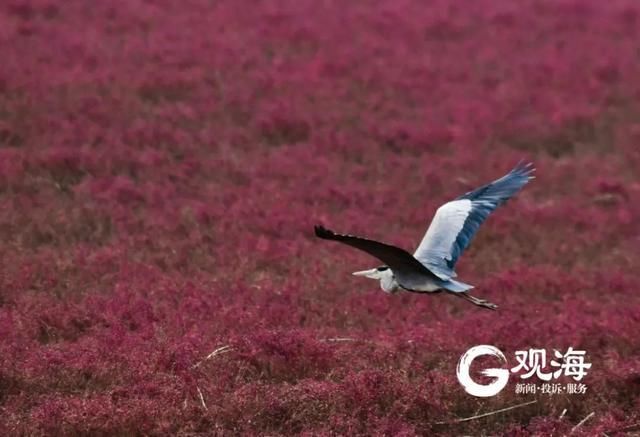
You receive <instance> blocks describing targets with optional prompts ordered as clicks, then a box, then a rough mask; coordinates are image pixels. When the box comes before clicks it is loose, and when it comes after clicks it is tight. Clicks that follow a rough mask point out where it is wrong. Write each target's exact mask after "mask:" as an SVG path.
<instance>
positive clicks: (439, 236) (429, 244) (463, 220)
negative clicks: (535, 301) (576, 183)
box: [414, 163, 534, 280]
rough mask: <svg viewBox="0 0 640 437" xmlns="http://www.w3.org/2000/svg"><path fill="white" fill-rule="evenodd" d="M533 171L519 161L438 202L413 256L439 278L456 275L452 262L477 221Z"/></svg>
mask: <svg viewBox="0 0 640 437" xmlns="http://www.w3.org/2000/svg"><path fill="white" fill-rule="evenodd" d="M533 171H534V168H533V165H532V164H522V163H519V164H518V165H517V166H516V167H515V168H514V169H513V170H511V171H510V172H509V173H508V174H506V175H505V176H503V177H502V178H500V179H498V180H496V181H493V182H491V183H489V184H486V185H483V186H481V187H480V188H477V189H475V190H473V191H470V192H468V193H466V194H463V195H462V196H460V197H458V198H456V199H455V200H452V201H451V202H447V203H445V204H444V205H442V206H441V207H440V208H438V211H437V212H436V214H435V216H434V218H433V220H432V222H431V225H430V226H429V229H428V230H427V233H426V234H425V236H424V237H423V239H422V241H421V243H420V245H419V246H418V249H416V252H415V254H414V256H415V258H416V259H418V260H419V261H420V262H421V263H422V264H423V265H424V266H425V267H427V268H428V269H429V270H430V271H431V272H433V273H434V274H435V275H436V276H438V277H439V278H440V279H442V280H448V279H451V278H454V277H456V272H455V271H454V266H455V264H456V262H457V261H458V258H460V255H461V254H462V252H463V251H464V250H465V249H466V248H467V247H468V246H469V244H470V243H471V240H473V237H474V236H475V234H476V233H477V232H478V228H479V227H480V225H481V224H482V223H483V222H484V221H485V220H486V219H487V217H488V216H489V214H491V213H492V212H493V211H494V210H495V209H496V208H497V207H498V206H500V205H502V204H503V203H504V202H505V201H507V200H508V199H509V198H510V197H512V196H513V195H514V194H515V193H517V192H518V191H519V190H520V189H521V188H522V187H523V186H524V185H525V184H526V183H527V182H528V181H529V180H531V179H532V178H533V176H531V173H532V172H533Z"/></svg>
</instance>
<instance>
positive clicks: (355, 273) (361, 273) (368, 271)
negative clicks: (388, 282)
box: [353, 269, 378, 278]
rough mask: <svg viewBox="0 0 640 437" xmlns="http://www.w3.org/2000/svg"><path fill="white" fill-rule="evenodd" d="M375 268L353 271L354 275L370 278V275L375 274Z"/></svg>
mask: <svg viewBox="0 0 640 437" xmlns="http://www.w3.org/2000/svg"><path fill="white" fill-rule="evenodd" d="M377 271H378V270H377V269H370V270H362V271H359V272H353V275H354V276H366V277H367V278H370V277H371V276H372V275H375V274H376V273H377Z"/></svg>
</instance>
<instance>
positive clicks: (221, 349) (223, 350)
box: [191, 345, 232, 369]
mask: <svg viewBox="0 0 640 437" xmlns="http://www.w3.org/2000/svg"><path fill="white" fill-rule="evenodd" d="M231 350H232V348H231V346H229V345H226V346H221V347H219V348H218V349H216V350H214V351H213V352H211V353H210V354H209V355H207V356H206V357H205V358H203V359H202V360H200V361H199V362H198V363H196V364H194V365H193V366H192V367H191V368H192V369H195V368H196V367H199V366H200V365H201V364H202V363H204V362H205V361H207V360H209V359H211V358H213V357H215V356H216V355H220V354H224V353H227V352H231Z"/></svg>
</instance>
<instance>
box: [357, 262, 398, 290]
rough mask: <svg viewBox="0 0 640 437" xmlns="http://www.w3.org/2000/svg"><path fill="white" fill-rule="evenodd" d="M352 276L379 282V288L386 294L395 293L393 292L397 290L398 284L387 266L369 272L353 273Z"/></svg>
mask: <svg viewBox="0 0 640 437" xmlns="http://www.w3.org/2000/svg"><path fill="white" fill-rule="evenodd" d="M353 274H354V275H356V276H364V277H365V278H371V279H377V280H379V281H380V288H382V289H383V290H384V291H385V292H387V293H395V291H396V290H398V283H397V282H396V280H395V278H394V276H393V272H392V271H391V269H390V268H389V267H387V266H380V267H376V268H375V269H371V270H362V271H360V272H353Z"/></svg>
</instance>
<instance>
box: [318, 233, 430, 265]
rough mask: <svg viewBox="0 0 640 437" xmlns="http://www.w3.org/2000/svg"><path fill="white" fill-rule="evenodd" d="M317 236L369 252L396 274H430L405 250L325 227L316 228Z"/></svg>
mask: <svg viewBox="0 0 640 437" xmlns="http://www.w3.org/2000/svg"><path fill="white" fill-rule="evenodd" d="M315 232H316V236H317V237H318V238H322V239H324V240H333V241H339V242H340V243H344V244H347V245H349V246H351V247H355V248H356V249H360V250H362V251H364V252H367V253H368V254H369V255H371V256H374V257H376V258H378V259H379V260H380V261H382V262H383V263H385V264H386V265H387V266H389V268H390V269H391V270H393V271H394V273H396V274H400V275H402V273H419V272H423V273H426V274H428V273H429V271H428V269H427V268H426V267H425V266H424V265H422V264H421V263H420V262H419V261H418V260H417V259H415V258H414V257H413V255H411V254H410V253H409V252H407V251H406V250H404V249H400V248H399V247H396V246H391V245H389V244H385V243H380V242H378V241H374V240H368V239H366V238H361V237H355V236H353V235H344V234H336V233H335V232H333V231H331V230H329V229H326V228H325V227H323V226H315Z"/></svg>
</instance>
